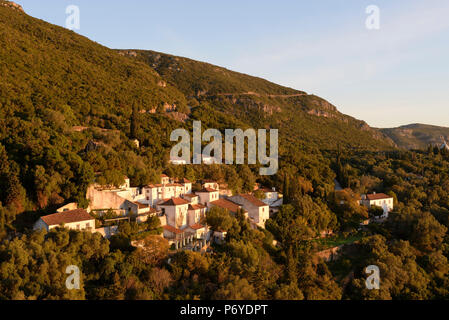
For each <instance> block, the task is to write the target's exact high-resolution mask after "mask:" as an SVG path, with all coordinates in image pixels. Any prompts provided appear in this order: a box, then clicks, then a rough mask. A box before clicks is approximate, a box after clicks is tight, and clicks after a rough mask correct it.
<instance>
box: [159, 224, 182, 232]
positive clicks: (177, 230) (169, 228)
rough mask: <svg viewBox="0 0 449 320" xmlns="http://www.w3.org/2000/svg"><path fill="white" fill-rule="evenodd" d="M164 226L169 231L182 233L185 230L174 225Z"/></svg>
mask: <svg viewBox="0 0 449 320" xmlns="http://www.w3.org/2000/svg"><path fill="white" fill-rule="evenodd" d="M163 228H164V229H165V230H167V231H169V232H171V233H175V234H182V233H184V231H182V230H179V229H177V228H175V227H172V226H169V225H166V226H164V227H163Z"/></svg>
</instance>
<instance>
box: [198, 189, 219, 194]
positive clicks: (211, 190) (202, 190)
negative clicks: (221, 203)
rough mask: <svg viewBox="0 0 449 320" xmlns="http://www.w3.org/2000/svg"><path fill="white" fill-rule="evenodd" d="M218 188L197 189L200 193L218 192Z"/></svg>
mask: <svg viewBox="0 0 449 320" xmlns="http://www.w3.org/2000/svg"><path fill="white" fill-rule="evenodd" d="M217 191H218V190H215V189H212V188H203V189H201V190H200V191H197V192H198V193H206V192H207V193H210V192H217Z"/></svg>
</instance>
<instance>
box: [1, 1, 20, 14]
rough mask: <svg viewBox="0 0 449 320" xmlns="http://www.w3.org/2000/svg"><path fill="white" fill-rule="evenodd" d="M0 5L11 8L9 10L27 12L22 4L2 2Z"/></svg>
mask: <svg viewBox="0 0 449 320" xmlns="http://www.w3.org/2000/svg"><path fill="white" fill-rule="evenodd" d="M0 5H1V6H4V7H9V8H12V9H15V10H19V11H21V12H25V11H23V8H22V6H21V5H20V4H17V3H15V2H12V1H1V2H0Z"/></svg>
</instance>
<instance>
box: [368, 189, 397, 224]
mask: <svg viewBox="0 0 449 320" xmlns="http://www.w3.org/2000/svg"><path fill="white" fill-rule="evenodd" d="M360 204H362V205H364V206H365V207H367V208H368V209H370V208H371V207H373V206H377V207H380V208H382V209H383V210H384V214H383V215H382V217H381V218H387V217H388V213H389V212H391V211H393V209H394V199H393V197H391V196H389V195H386V194H385V193H375V192H374V193H372V194H364V195H362V200H360Z"/></svg>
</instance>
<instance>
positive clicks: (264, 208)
mask: <svg viewBox="0 0 449 320" xmlns="http://www.w3.org/2000/svg"><path fill="white" fill-rule="evenodd" d="M231 201H232V202H235V203H237V204H239V205H241V206H242V207H243V209H245V210H246V211H248V216H249V218H250V219H251V220H252V222H253V223H254V224H256V225H257V226H259V227H262V228H265V222H266V221H267V220H268V219H269V218H270V207H269V206H268V205H267V204H266V203H264V202H262V201H260V200H259V199H257V198H256V197H254V196H253V195H250V194H240V195H237V196H233V197H231Z"/></svg>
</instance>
